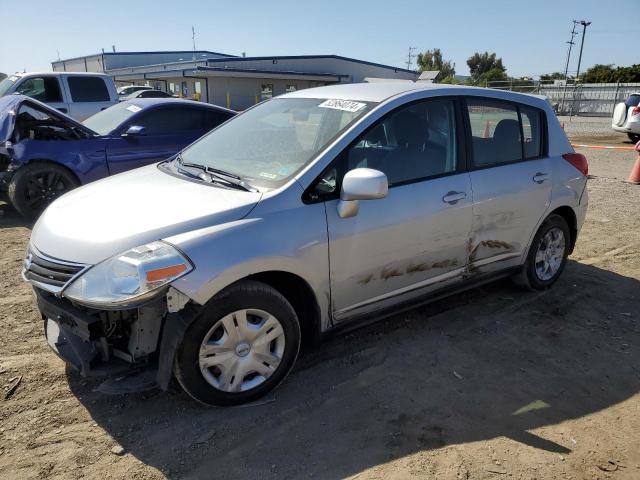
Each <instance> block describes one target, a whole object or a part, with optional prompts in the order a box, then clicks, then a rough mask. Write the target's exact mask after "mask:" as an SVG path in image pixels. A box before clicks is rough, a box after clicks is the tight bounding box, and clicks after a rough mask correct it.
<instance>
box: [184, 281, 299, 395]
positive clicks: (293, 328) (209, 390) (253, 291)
mask: <svg viewBox="0 0 640 480" xmlns="http://www.w3.org/2000/svg"><path fill="white" fill-rule="evenodd" d="M247 308H250V309H260V310H264V311H265V312H268V313H269V314H271V315H273V316H274V317H276V318H277V319H278V321H279V322H280V324H281V326H282V329H283V331H284V336H285V347H284V352H283V354H282V359H281V361H280V364H279V365H278V367H277V368H276V370H275V371H274V372H273V373H272V374H271V375H270V376H269V377H268V378H266V380H264V381H263V382H262V383H261V384H259V385H258V386H256V387H254V388H251V389H249V390H246V391H241V392H225V391H223V390H219V389H217V388H216V387H214V386H213V385H211V384H210V383H209V382H207V380H205V378H204V376H203V374H202V372H201V371H200V365H199V361H198V358H199V350H200V345H201V344H202V342H203V340H204V338H205V335H207V333H208V332H209V330H210V329H211V328H213V327H214V325H215V323H216V322H217V321H218V320H219V319H221V318H223V317H224V316H226V315H229V314H230V313H233V312H235V311H237V310H242V309H247ZM300 339H301V335H300V323H299V321H298V317H297V315H296V312H295V310H294V309H293V307H292V306H291V304H290V303H289V302H288V301H287V299H286V298H285V297H284V296H283V295H281V294H280V293H279V292H278V291H277V290H275V289H274V288H272V287H270V286H268V285H266V284H264V283H261V282H257V281H253V280H246V281H241V282H239V283H237V284H235V285H232V286H231V287H229V288H227V289H225V290H223V291H222V292H220V293H219V294H218V295H216V296H215V297H213V298H212V299H211V300H210V301H209V302H208V303H207V304H206V305H205V306H204V307H203V308H202V310H201V312H200V313H199V314H198V315H197V317H196V318H195V320H194V321H193V322H192V324H191V325H190V326H189V328H188V329H187V331H186V332H185V335H184V339H183V340H182V343H181V345H180V346H179V347H178V351H177V352H176V359H175V363H174V374H175V376H176V379H177V380H178V382H179V383H180V385H181V386H182V388H183V389H184V390H185V391H186V392H187V393H188V394H189V395H190V396H191V397H193V398H194V399H195V400H197V401H199V402H201V403H204V404H205V405H212V406H229V405H239V404H242V403H247V402H252V401H255V400H257V399H258V398H260V397H262V396H264V395H266V394H267V393H269V392H270V391H271V390H273V389H274V388H275V387H277V386H278V385H279V384H280V383H281V382H282V381H283V380H284V379H285V377H286V376H287V375H288V373H289V372H290V371H291V368H292V367H293V364H294V363H295V361H296V358H297V357H298V352H299V350H300Z"/></svg>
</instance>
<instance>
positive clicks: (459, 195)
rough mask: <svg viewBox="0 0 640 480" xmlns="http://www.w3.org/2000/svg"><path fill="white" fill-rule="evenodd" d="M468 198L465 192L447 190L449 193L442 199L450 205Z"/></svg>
mask: <svg viewBox="0 0 640 480" xmlns="http://www.w3.org/2000/svg"><path fill="white" fill-rule="evenodd" d="M465 198H467V194H466V193H464V192H453V191H452V192H447V194H446V195H445V196H444V197H442V201H443V202H445V203H448V204H450V205H455V204H456V203H458V202H459V201H460V200H464V199H465Z"/></svg>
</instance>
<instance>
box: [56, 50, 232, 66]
mask: <svg viewBox="0 0 640 480" xmlns="http://www.w3.org/2000/svg"><path fill="white" fill-rule="evenodd" d="M172 53H174V54H176V55H178V54H184V55H193V54H196V55H201V54H203V53H205V54H209V55H220V56H222V57H228V58H242V57H237V56H236V55H230V54H228V53H220V52H212V51H210V50H196V51H193V50H156V51H148V52H144V51H142V52H99V53H92V54H90V55H82V56H79V57H71V58H61V59H60V60H54V61H53V62H51V63H52V64H54V63H62V62H70V61H72V60H81V59H83V58H91V57H100V56H103V55H104V56H117V55H153V54H160V55H166V54H172Z"/></svg>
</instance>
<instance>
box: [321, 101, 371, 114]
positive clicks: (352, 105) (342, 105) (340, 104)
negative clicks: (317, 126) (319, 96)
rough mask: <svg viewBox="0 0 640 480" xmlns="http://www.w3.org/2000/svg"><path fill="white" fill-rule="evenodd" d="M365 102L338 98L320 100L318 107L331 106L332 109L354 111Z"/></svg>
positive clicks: (360, 108) (360, 107) (362, 106)
mask: <svg viewBox="0 0 640 480" xmlns="http://www.w3.org/2000/svg"><path fill="white" fill-rule="evenodd" d="M366 106H367V104H366V103H360V102H353V101H351V100H338V99H331V100H326V101H324V102H322V103H321V104H320V105H318V107H320V108H333V109H334V110H343V111H345V112H351V113H355V112H357V111H359V110H362V109H363V108H364V107H366Z"/></svg>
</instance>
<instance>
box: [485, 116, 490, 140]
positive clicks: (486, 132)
mask: <svg viewBox="0 0 640 480" xmlns="http://www.w3.org/2000/svg"><path fill="white" fill-rule="evenodd" d="M490 131H491V121H489V120H487V123H485V124H484V138H489V135H490Z"/></svg>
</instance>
